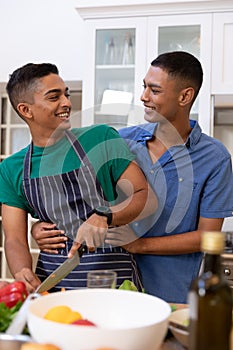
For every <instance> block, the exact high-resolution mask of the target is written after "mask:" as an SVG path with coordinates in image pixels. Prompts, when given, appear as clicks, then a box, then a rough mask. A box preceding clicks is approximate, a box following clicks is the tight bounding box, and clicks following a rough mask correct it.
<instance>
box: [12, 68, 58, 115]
mask: <svg viewBox="0 0 233 350" xmlns="http://www.w3.org/2000/svg"><path fill="white" fill-rule="evenodd" d="M49 74H59V71H58V69H57V67H56V66H55V65H54V64H51V63H37V64H35V63H27V64H25V65H24V66H22V67H20V68H18V69H16V70H15V71H14V72H13V73H12V74H11V75H10V79H9V81H8V83H7V86H6V91H7V93H8V96H9V99H10V102H11V104H12V106H13V108H14V109H15V111H16V112H17V113H18V111H17V105H18V103H20V102H28V101H26V99H27V98H28V95H29V94H28V93H29V92H31V91H32V89H33V88H35V84H36V82H37V80H38V79H40V78H42V77H45V76H47V75H49Z"/></svg>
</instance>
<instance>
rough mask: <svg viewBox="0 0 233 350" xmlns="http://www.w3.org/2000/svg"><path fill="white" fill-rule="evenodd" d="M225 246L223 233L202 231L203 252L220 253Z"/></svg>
mask: <svg viewBox="0 0 233 350" xmlns="http://www.w3.org/2000/svg"><path fill="white" fill-rule="evenodd" d="M224 247H225V233H224V232H218V231H206V232H203V233H202V237H201V249H202V251H204V252H207V253H212V254H220V253H222V252H223V250H224Z"/></svg>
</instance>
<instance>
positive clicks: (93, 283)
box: [87, 270, 117, 288]
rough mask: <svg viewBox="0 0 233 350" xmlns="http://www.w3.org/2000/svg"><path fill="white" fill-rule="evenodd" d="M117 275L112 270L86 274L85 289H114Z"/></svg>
mask: <svg viewBox="0 0 233 350" xmlns="http://www.w3.org/2000/svg"><path fill="white" fill-rule="evenodd" d="M116 280H117V274H116V272H115V271H112V270H95V271H89V272H88V273H87V288H116Z"/></svg>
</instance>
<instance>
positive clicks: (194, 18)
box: [147, 14, 211, 134]
mask: <svg viewBox="0 0 233 350" xmlns="http://www.w3.org/2000/svg"><path fill="white" fill-rule="evenodd" d="M147 38H148V42H147V56H148V61H149V62H151V61H152V60H153V59H154V58H156V56H157V55H158V54H161V53H163V52H167V51H187V52H190V53H191V54H193V55H194V56H195V57H197V58H198V59H199V60H200V62H201V64H202V67H203V71H204V79H203V85H202V87H201V90H200V93H199V97H198V98H197V100H196V101H195V103H194V105H193V108H192V111H191V118H192V119H196V120H198V121H199V123H200V124H201V127H202V130H203V131H204V132H206V133H208V134H209V133H210V120H209V117H210V108H211V101H210V64H209V62H211V14H190V15H188V14H187V15H183V14H181V15H175V16H153V17H149V19H148V34H147Z"/></svg>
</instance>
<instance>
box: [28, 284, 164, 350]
mask: <svg viewBox="0 0 233 350" xmlns="http://www.w3.org/2000/svg"><path fill="white" fill-rule="evenodd" d="M58 305H67V306H69V307H70V308H71V309H72V310H74V311H78V312H80V313H81V314H82V316H83V318H87V319H88V320H90V321H92V322H94V323H95V324H96V325H97V327H88V326H77V325H69V324H62V323H57V322H53V321H48V320H46V319H44V318H43V316H44V315H45V314H46V312H47V311H48V310H49V309H50V308H52V307H53V306H58ZM170 313H171V308H170V306H169V304H168V303H166V302H165V301H163V300H162V299H159V298H157V297H154V296H151V295H148V294H144V293H139V292H133V291H125V290H117V289H115V290H114V289H82V290H72V291H66V292H57V293H51V294H48V295H45V296H42V297H40V298H38V299H35V300H33V301H32V302H31V304H30V306H29V309H28V315H27V316H28V318H27V322H28V328H29V331H30V334H31V336H32V338H33V339H34V340H35V341H37V342H39V343H53V344H55V345H57V346H59V347H61V349H62V350H97V349H99V348H109V349H110V348H111V349H114V350H157V349H158V348H159V347H160V346H161V344H162V342H163V339H164V337H165V335H166V333H167V328H168V318H169V316H170Z"/></svg>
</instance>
